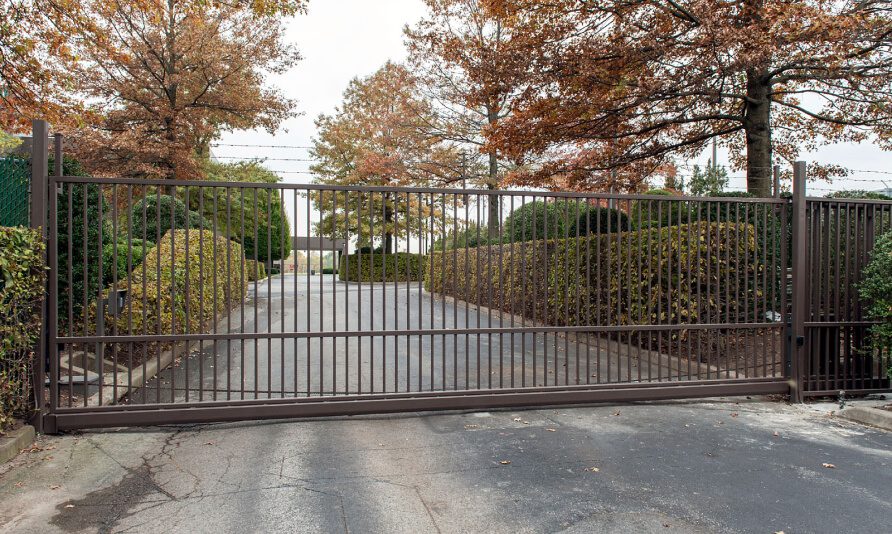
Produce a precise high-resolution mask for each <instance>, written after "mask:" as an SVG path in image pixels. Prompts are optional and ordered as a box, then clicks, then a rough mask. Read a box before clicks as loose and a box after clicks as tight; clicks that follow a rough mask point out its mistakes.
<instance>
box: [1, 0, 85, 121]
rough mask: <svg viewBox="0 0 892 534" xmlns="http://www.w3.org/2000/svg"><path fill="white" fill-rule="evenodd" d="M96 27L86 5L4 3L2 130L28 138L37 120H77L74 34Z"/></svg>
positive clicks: (38, 0) (40, 0)
mask: <svg viewBox="0 0 892 534" xmlns="http://www.w3.org/2000/svg"><path fill="white" fill-rule="evenodd" d="M89 24H90V19H89V17H87V16H85V13H84V10H83V8H82V6H81V5H80V2H77V1H72V0H4V1H3V2H0V130H5V131H8V132H13V133H26V132H28V131H29V130H30V128H31V119H34V118H43V119H47V120H49V121H51V122H52V123H53V124H54V125H56V126H63V125H67V124H72V123H74V122H75V121H76V118H77V117H76V116H77V114H78V113H77V111H78V110H77V102H76V101H75V100H74V99H73V98H72V95H71V87H72V85H73V83H74V81H75V77H74V76H73V73H72V66H73V65H74V64H75V61H76V56H75V54H74V51H73V50H72V46H71V43H70V38H71V32H72V31H73V30H74V29H75V28H77V27H85V26H87V25H89Z"/></svg>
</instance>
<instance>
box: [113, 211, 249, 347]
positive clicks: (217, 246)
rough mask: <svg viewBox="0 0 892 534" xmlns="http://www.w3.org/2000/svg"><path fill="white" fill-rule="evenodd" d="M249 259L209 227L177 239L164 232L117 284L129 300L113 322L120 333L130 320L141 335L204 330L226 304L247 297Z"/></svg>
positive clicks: (176, 234)
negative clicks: (129, 272) (138, 262)
mask: <svg viewBox="0 0 892 534" xmlns="http://www.w3.org/2000/svg"><path fill="white" fill-rule="evenodd" d="M187 235H188V239H189V254H188V256H187V255H186V237H187ZM199 251H201V256H203V258H202V257H201V256H199ZM215 254H216V255H215ZM200 259H201V260H202V261H203V263H201V262H200ZM246 263H247V262H246V261H245V259H244V255H243V253H242V247H241V246H240V245H239V244H238V243H235V242H233V241H230V240H228V239H226V238H225V237H222V236H215V235H214V233H213V232H211V231H210V230H200V229H193V230H174V233H173V242H171V234H170V233H168V234H166V235H165V236H163V237H162V239H161V241H160V243H159V244H158V245H156V246H154V247H152V248H151V249H149V250H148V251H147V252H146V255H145V258H144V261H143V263H142V264H140V266H139V267H138V268H135V269H134V270H133V272H132V273H131V275H130V276H129V277H128V278H127V279H126V280H124V281H121V282H119V283H118V288H119V289H126V290H127V292H128V302H127V304H126V305H125V307H124V312H123V313H121V314H120V315H118V316H117V317H116V318H115V320H114V321H113V322H114V324H115V325H116V326H117V328H118V332H119V333H121V332H128V331H129V330H128V328H129V326H130V325H131V324H132V326H133V332H134V333H137V334H141V333H148V334H155V333H161V334H165V333H166V334H170V333H172V332H173V333H183V332H185V330H186V328H187V327H188V330H189V332H192V333H196V332H204V331H206V330H207V329H208V328H209V327H210V326H211V325H213V324H214V321H215V320H216V318H217V316H218V315H220V314H221V313H223V312H225V311H226V310H227V304H231V305H232V306H235V305H238V304H239V303H241V301H242V299H244V297H245V289H246V286H243V285H242V280H247V279H248V276H247V273H243V271H242V270H243V269H245V266H246ZM159 264H160V275H161V276H160V278H159V276H158V266H159ZM215 279H216V288H215V284H214V281H215ZM143 281H145V290H144V289H143ZM187 287H188V292H187V291H186V288H187ZM215 289H216V291H215ZM143 311H145V318H144V317H143ZM106 328H110V326H106Z"/></svg>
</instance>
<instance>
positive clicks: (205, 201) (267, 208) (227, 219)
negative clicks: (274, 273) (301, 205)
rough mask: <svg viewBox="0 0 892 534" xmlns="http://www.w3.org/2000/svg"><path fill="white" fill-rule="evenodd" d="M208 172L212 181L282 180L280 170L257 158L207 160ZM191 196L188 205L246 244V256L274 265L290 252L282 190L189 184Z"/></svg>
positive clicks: (225, 232)
mask: <svg viewBox="0 0 892 534" xmlns="http://www.w3.org/2000/svg"><path fill="white" fill-rule="evenodd" d="M205 172H206V174H207V180H209V181H223V182H245V183H265V184H275V183H278V182H279V181H280V178H279V176H278V175H277V174H275V173H273V172H272V171H270V170H268V169H266V168H264V167H263V165H262V164H261V163H260V162H258V161H250V162H239V163H216V162H208V163H207V165H206V168H205ZM188 199H189V209H191V210H193V211H195V212H200V213H201V214H202V215H203V217H204V218H205V219H206V220H208V221H210V222H211V224H213V223H214V222H216V228H217V231H218V232H219V233H220V234H222V235H227V236H229V237H230V238H232V239H233V240H235V241H237V242H238V243H241V244H242V245H243V247H244V249H245V257H246V258H248V259H257V260H259V261H262V262H263V263H265V264H267V266H268V267H271V265H270V264H271V262H274V261H279V260H283V259H285V258H287V257H288V255H289V254H290V253H291V245H292V242H291V239H292V236H291V225H290V223H289V221H288V217H287V216H283V211H284V207H285V206H284V200H283V198H282V193H281V191H279V190H276V189H271V188H259V189H258V188H243V189H238V188H212V187H201V188H199V187H190V188H189V193H188ZM215 200H216V202H215ZM255 208H256V209H255ZM255 213H257V218H256V220H255V217H254V214H255ZM242 220H244V229H245V231H244V234H245V235H244V236H243V235H242ZM255 233H256V234H257V238H256V240H255V238H254V234H255ZM283 236H284V239H283ZM255 241H256V243H255Z"/></svg>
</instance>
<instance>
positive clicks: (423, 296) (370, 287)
mask: <svg viewBox="0 0 892 534" xmlns="http://www.w3.org/2000/svg"><path fill="white" fill-rule="evenodd" d="M514 326H520V323H519V319H517V318H513V319H512V318H511V316H509V315H507V314H505V315H501V314H500V313H499V312H497V311H492V310H488V309H486V308H482V309H481V308H478V307H476V306H474V305H473V304H470V305H468V304H465V303H463V302H461V301H459V302H458V303H456V302H455V301H453V300H452V299H449V298H443V297H442V296H439V295H431V294H430V293H428V292H426V291H424V290H423V289H422V287H421V286H420V284H419V283H418V282H412V283H405V282H404V283H399V284H393V283H390V284H362V285H360V284H355V283H345V282H341V281H338V280H337V279H336V278H335V277H333V276H331V275H326V276H312V277H307V276H306V275H297V276H294V275H293V274H289V275H283V276H274V277H272V278H269V279H266V280H262V281H259V282H257V283H256V284H254V283H252V284H250V285H249V287H248V295H247V298H246V299H245V301H244V303H243V304H242V305H237V306H236V307H235V308H234V309H233V310H232V311H231V312H230V313H229V315H228V317H227V318H226V319H225V320H224V321H221V322H220V323H218V325H217V328H218V331H219V332H228V333H240V332H245V333H249V334H253V333H261V334H263V333H267V332H272V333H277V332H324V333H326V334H334V333H337V332H342V333H343V332H346V331H349V332H364V333H370V332H381V331H391V332H395V331H396V332H404V331H408V330H423V329H427V330H434V331H437V332H438V333H437V334H436V335H408V334H400V335H398V336H392V335H391V336H365V337H355V336H350V337H346V336H340V337H338V336H336V335H331V336H326V337H323V338H314V339H310V340H308V339H263V338H261V339H256V340H251V339H248V340H244V339H237V340H232V341H229V342H227V341H220V342H217V343H211V342H205V343H202V344H196V346H194V347H193V350H192V351H191V352H190V354H189V355H188V356H187V357H186V358H183V359H181V360H180V361H178V362H177V363H176V365H174V366H173V367H171V368H168V369H167V370H165V371H164V372H162V374H161V375H160V378H158V379H156V380H152V381H151V382H150V383H149V384H148V387H146V388H143V389H140V390H137V391H135V392H134V393H133V394H132V395H131V397H130V401H131V402H137V403H158V402H183V401H186V400H187V397H188V400H190V401H195V400H230V399H254V398H261V399H264V398H277V397H292V396H295V395H297V396H308V395H309V396H318V395H332V394H356V393H360V392H361V393H371V392H375V393H382V392H384V393H394V392H417V391H450V390H467V389H497V388H510V387H529V386H553V385H578V384H586V383H598V382H600V383H608V382H633V381H636V380H638V378H639V377H640V376H643V377H645V379H646V377H647V376H648V374H649V375H650V376H652V377H653V378H654V379H656V378H662V379H666V377H672V378H673V379H684V378H686V377H687V376H688V375H689V373H690V374H692V375H693V374H694V373H696V372H697V370H698V365H700V364H697V363H694V364H693V365H690V364H689V362H688V361H687V359H686V357H688V356H689V355H687V354H683V355H681V356H673V357H668V356H666V355H665V354H660V353H658V352H656V351H649V350H647V349H642V348H638V347H630V346H628V345H625V344H621V343H617V342H615V341H611V340H607V339H603V338H598V337H596V336H588V337H583V336H580V341H579V342H577V341H575V340H569V339H567V338H565V337H563V336H555V335H553V334H544V333H538V334H536V335H533V334H530V333H527V334H523V335H521V334H513V335H512V334H501V335H500V334H481V335H473V334H470V335H468V334H461V333H454V332H455V331H456V330H461V329H463V328H474V327H484V328H486V327H494V328H498V327H514ZM439 332H442V334H440V333H439ZM701 367H703V366H701ZM700 370H701V372H703V373H704V375H703V376H704V377H705V372H706V371H705V368H701V369H700ZM713 373H714V372H713ZM713 376H714V374H713ZM143 395H145V396H143Z"/></svg>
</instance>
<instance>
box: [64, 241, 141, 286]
mask: <svg viewBox="0 0 892 534" xmlns="http://www.w3.org/2000/svg"><path fill="white" fill-rule="evenodd" d="M153 246H154V245H153V244H152V243H151V242H149V241H143V240H142V239H134V240H132V241H131V242H130V246H129V247H128V246H127V242H126V241H120V242H118V243H109V244H107V245H104V246H103V248H102V274H103V278H104V279H105V283H106V284H110V283H112V282H113V281H114V280H123V279H124V278H126V277H127V275H128V274H130V271H131V270H132V269H135V268H136V267H138V266H139V264H141V263H142V260H143V258H144V257H145V255H146V252H147V251H148V250H149V248H151V247H153ZM64 274H65V275H67V273H64Z"/></svg>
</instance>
